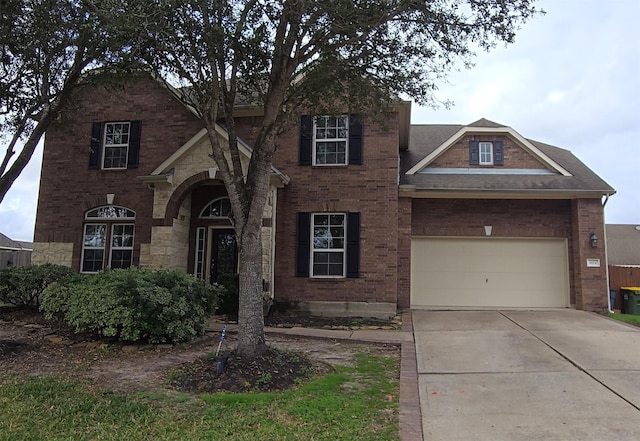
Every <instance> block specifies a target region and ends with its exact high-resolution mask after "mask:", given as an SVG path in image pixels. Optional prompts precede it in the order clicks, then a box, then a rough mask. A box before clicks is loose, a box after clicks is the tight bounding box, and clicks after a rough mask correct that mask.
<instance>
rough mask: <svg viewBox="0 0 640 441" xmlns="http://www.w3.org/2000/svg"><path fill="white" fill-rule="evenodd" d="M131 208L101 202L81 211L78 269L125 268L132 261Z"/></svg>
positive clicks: (86, 270)
mask: <svg viewBox="0 0 640 441" xmlns="http://www.w3.org/2000/svg"><path fill="white" fill-rule="evenodd" d="M135 217H136V213H135V211H133V210H131V209H129V208H125V207H118V206H115V205H105V206H103V207H97V208H93V209H91V210H89V211H87V212H86V213H85V219H86V220H87V222H86V223H85V224H84V226H83V229H84V231H83V237H82V262H81V266H80V272H82V273H97V272H99V271H102V270H103V269H104V268H105V257H106V258H107V266H108V267H110V268H128V267H130V266H131V264H132V262H133V239H134V235H135V224H134V220H135Z"/></svg>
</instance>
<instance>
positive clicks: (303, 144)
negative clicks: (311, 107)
mask: <svg viewBox="0 0 640 441" xmlns="http://www.w3.org/2000/svg"><path fill="white" fill-rule="evenodd" d="M312 152H313V117H312V116H308V115H302V116H301V117H300V148H299V158H298V164H299V165H311V164H312V162H311V156H312Z"/></svg>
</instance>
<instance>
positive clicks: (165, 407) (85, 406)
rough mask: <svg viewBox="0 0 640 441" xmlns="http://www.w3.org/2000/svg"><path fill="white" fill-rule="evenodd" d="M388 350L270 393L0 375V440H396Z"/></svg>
mask: <svg viewBox="0 0 640 441" xmlns="http://www.w3.org/2000/svg"><path fill="white" fill-rule="evenodd" d="M398 371H399V366H398V360H397V358H396V357H382V356H372V355H365V354H359V355H358V356H357V358H356V364H355V367H339V368H338V369H337V371H336V372H335V373H331V374H328V375H325V376H323V377H321V378H318V379H316V380H314V381H312V382H309V383H306V384H304V385H301V386H300V387H298V388H296V389H292V390H289V391H285V392H277V393H259V394H208V395H202V396H201V397H200V398H201V400H197V399H189V398H188V397H186V396H185V394H169V393H154V394H149V395H119V394H114V393H112V392H110V391H95V390H92V389H91V388H90V387H89V385H87V384H84V383H72V382H69V381H67V380H63V379H61V378H57V377H44V378H30V379H25V380H23V379H19V378H17V377H15V376H12V377H8V376H4V377H0V415H2V418H0V440H1V441H5V440H6V441H9V440H11V441H22V440H25V441H26V440H34V441H35V440H44V439H46V440H48V441H54V440H87V441H89V440H123V439H126V440H131V441H136V440H154V441H156V440H180V441H191V440H208V441H215V440H224V441H239V440H247V441H249V440H251V441H253V440H257V439H264V440H272V441H280V440H282V441H287V440H305V441H323V440H331V441H334V440H344V441H350V440H353V441H367V440H370V441H384V440H398V434H397V433H398V425H397V422H398V381H397V376H398Z"/></svg>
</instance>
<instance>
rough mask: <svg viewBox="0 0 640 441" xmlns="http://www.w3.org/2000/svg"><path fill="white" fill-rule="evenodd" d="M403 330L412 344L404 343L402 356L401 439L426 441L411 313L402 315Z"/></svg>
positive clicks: (403, 440) (399, 423)
mask: <svg viewBox="0 0 640 441" xmlns="http://www.w3.org/2000/svg"><path fill="white" fill-rule="evenodd" d="M402 330H403V331H405V332H408V333H410V334H411V336H412V339H411V341H410V342H403V343H402V349H401V353H400V354H401V355H400V406H399V407H400V410H399V414H400V415H399V422H398V426H399V429H400V439H401V440H402V441H417V440H424V438H423V435H422V411H421V409H420V389H419V386H418V362H417V358H416V344H415V338H413V319H412V316H411V311H405V312H403V313H402Z"/></svg>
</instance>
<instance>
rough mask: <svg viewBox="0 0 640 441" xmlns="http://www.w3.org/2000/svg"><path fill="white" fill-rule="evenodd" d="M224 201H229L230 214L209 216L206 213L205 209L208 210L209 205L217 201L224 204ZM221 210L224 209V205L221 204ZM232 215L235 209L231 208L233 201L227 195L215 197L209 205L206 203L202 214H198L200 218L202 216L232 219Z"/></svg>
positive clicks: (204, 217) (203, 217)
mask: <svg viewBox="0 0 640 441" xmlns="http://www.w3.org/2000/svg"><path fill="white" fill-rule="evenodd" d="M224 201H229V215H230V216H207V215H205V211H207V209H208V208H209V207H211V206H212V205H213V204H215V203H216V202H220V204H222V203H223V202H224ZM220 211H222V205H221V206H220ZM231 215H233V210H232V208H231V201H230V200H229V198H228V197H226V196H225V197H221V198H217V199H214V200H212V201H211V202H209V203H208V204H207V205H205V206H204V208H203V209H202V211H200V215H199V216H198V218H200V219H230V218H231Z"/></svg>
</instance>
